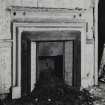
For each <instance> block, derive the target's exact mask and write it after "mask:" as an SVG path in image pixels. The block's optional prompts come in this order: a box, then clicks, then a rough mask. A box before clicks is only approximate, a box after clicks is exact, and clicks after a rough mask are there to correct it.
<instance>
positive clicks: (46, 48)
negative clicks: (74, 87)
mask: <svg viewBox="0 0 105 105" xmlns="http://www.w3.org/2000/svg"><path fill="white" fill-rule="evenodd" d="M36 46H37V54H36V55H37V75H36V79H37V80H39V79H41V78H42V77H43V76H44V75H45V76H44V77H45V78H46V79H48V78H50V77H52V76H56V77H57V78H59V79H62V80H63V78H64V77H63V73H64V49H63V46H64V42H63V41H62V42H60V41H57V42H55V41H53V42H51V41H45V42H37V45H36ZM40 74H43V76H42V75H41V76H40ZM45 78H43V79H45ZM53 78H54V77H53Z"/></svg>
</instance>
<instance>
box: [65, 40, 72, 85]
mask: <svg viewBox="0 0 105 105" xmlns="http://www.w3.org/2000/svg"><path fill="white" fill-rule="evenodd" d="M64 48H65V49H64V54H65V57H64V59H65V60H64V61H65V62H64V65H65V71H64V73H65V76H64V77H65V81H66V83H67V84H68V85H70V86H72V85H73V84H72V81H73V80H72V78H73V75H72V74H73V41H66V42H65V46H64Z"/></svg>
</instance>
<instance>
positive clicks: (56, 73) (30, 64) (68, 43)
mask: <svg viewBox="0 0 105 105" xmlns="http://www.w3.org/2000/svg"><path fill="white" fill-rule="evenodd" d="M79 36H80V32H79V31H77V32H73V31H43V32H23V33H22V39H21V94H22V96H24V95H27V94H30V93H31V92H32V91H33V89H35V86H36V84H37V83H38V82H39V81H40V83H42V84H43V83H45V84H44V85H48V84H50V86H51V85H53V83H52V81H53V79H54V81H53V82H55V83H54V84H56V83H58V80H59V81H64V83H65V84H66V85H69V86H73V87H76V88H80V85H81V79H80V77H81V72H80V65H81V64H80V60H81V56H80V54H81V53H80V52H81V51H80V50H81V47H80V44H81V43H80V40H79V39H80V38H79ZM51 80H52V81H51ZM46 82H48V83H46Z"/></svg>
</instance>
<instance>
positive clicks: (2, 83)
mask: <svg viewBox="0 0 105 105" xmlns="http://www.w3.org/2000/svg"><path fill="white" fill-rule="evenodd" d="M10 87H11V43H7V42H5V43H0V94H1V93H8V92H9V90H10Z"/></svg>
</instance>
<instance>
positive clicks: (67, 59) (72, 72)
mask: <svg viewBox="0 0 105 105" xmlns="http://www.w3.org/2000/svg"><path fill="white" fill-rule="evenodd" d="M21 12H22V11H20V10H17V13H19V14H20V13H21ZM69 12H70V10H67V11H66V12H65V11H64V12H62V10H56V9H54V10H53V9H51V11H46V10H43V9H42V10H41V9H40V10H38V9H35V10H34V11H33V12H32V13H33V14H34V17H31V13H30V12H29V11H28V12H27V14H28V15H26V16H25V15H24V16H23V14H22V16H19V15H18V16H13V28H12V29H13V73H12V75H13V78H12V80H13V81H12V98H20V97H21V96H22V95H25V94H27V92H31V91H32V90H33V88H34V86H35V83H36V81H37V80H38V78H39V74H38V73H40V71H41V70H40V69H42V68H41V67H42V66H43V65H44V66H43V68H45V67H46V66H45V63H41V62H43V60H41V61H39V59H44V62H50V63H46V64H47V65H50V67H52V68H54V67H57V66H55V64H54V62H55V61H56V60H54V59H55V58H56V59H57V56H62V57H61V58H59V57H58V58H59V59H62V62H61V65H62V63H63V66H62V72H61V74H62V78H63V79H64V80H65V82H67V84H69V85H71V86H74V87H77V88H78V87H79V88H80V87H81V84H82V74H83V72H84V65H85V63H84V59H85V57H84V52H85V43H86V25H87V23H86V22H85V21H84V20H76V19H71V15H72V14H71V13H69ZM12 13H14V10H13V12H12ZM50 15H52V16H50ZM22 43H23V44H22ZM24 43H25V44H24ZM25 45H26V49H24V47H22V46H25ZM27 49H28V50H27ZM42 49H46V50H43V51H42ZM25 50H27V51H26V55H24V54H23V52H25ZM42 52H43V53H42ZM49 52H50V53H49ZM46 53H47V54H46ZM25 57H27V62H26V64H28V65H29V66H28V67H26V64H24V61H25ZM41 57H42V58H41ZM46 57H47V58H46ZM48 57H49V58H48ZM54 57H55V58H54ZM46 59H47V60H48V61H47V60H46ZM22 60H23V61H22ZM22 62H23V63H22ZM38 63H40V64H41V67H40V68H38ZM23 68H27V71H28V72H27V73H26V71H25V70H23ZM25 73H26V74H25ZM27 74H29V75H27ZM67 75H69V76H67ZM24 76H25V77H24ZM23 77H24V78H26V79H25V81H24V78H23ZM27 78H28V79H27ZM68 78H69V79H68ZM22 84H25V85H22ZM27 84H29V85H28V86H27ZM24 86H26V88H24ZM23 90H24V91H23Z"/></svg>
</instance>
